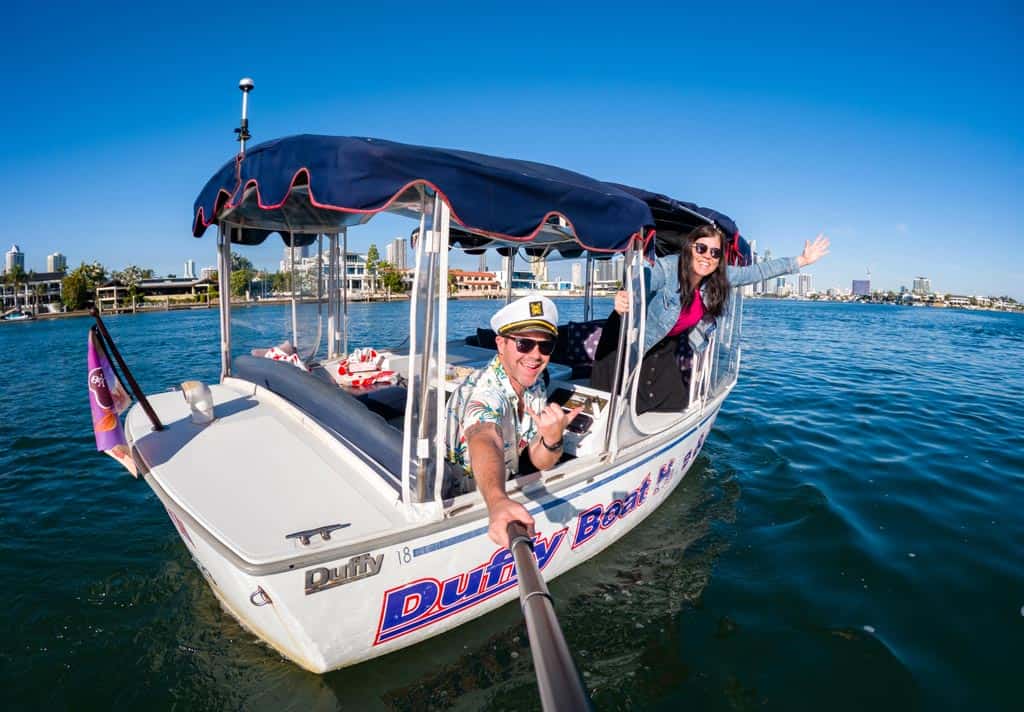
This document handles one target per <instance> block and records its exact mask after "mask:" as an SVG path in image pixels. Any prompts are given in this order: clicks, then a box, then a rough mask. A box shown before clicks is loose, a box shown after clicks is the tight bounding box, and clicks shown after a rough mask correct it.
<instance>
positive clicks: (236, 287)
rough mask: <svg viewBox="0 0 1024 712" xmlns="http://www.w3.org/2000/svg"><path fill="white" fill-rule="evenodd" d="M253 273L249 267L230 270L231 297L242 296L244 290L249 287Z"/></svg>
mask: <svg viewBox="0 0 1024 712" xmlns="http://www.w3.org/2000/svg"><path fill="white" fill-rule="evenodd" d="M250 264H251V263H250ZM253 274H255V273H254V272H253V271H252V270H250V269H240V270H237V271H236V270H234V269H232V270H231V296H233V297H244V296H245V291H246V290H247V289H248V288H249V283H250V282H252V276H253Z"/></svg>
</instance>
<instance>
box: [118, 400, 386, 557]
mask: <svg viewBox="0 0 1024 712" xmlns="http://www.w3.org/2000/svg"><path fill="white" fill-rule="evenodd" d="M229 384H230V385H213V386H211V391H212V392H213V396H214V413H215V415H216V420H215V421H214V422H213V423H211V424H209V425H206V426H202V425H196V424H194V423H192V420H191V416H190V411H189V407H188V404H187V403H186V402H185V399H184V398H183V397H182V394H181V393H180V392H178V391H173V392H167V393H160V394H156V395H153V396H150V397H149V399H150V402H151V403H152V404H153V407H154V409H155V410H156V412H157V414H158V415H159V416H160V419H161V420H162V421H163V423H164V425H165V426H166V429H165V430H163V431H159V432H154V431H153V430H152V427H151V425H150V423H149V420H148V418H147V417H146V415H145V413H144V412H143V410H142V408H141V407H139V406H136V407H134V408H133V409H132V410H131V411H130V413H129V415H128V419H127V423H126V424H127V430H128V433H129V437H130V438H131V439H132V440H133V441H134V443H135V446H136V448H137V449H138V451H139V453H140V454H141V456H142V458H143V459H144V460H145V462H146V463H147V465H148V466H149V468H150V472H151V475H152V477H153V478H154V479H155V480H156V482H157V484H159V485H160V487H161V488H162V489H163V490H164V491H165V492H166V493H167V494H168V495H169V496H170V497H171V498H172V499H173V500H174V501H175V502H176V503H177V504H178V506H179V507H181V508H182V509H183V510H184V511H185V512H186V513H188V514H189V515H190V516H191V517H192V518H193V519H195V520H196V521H197V522H198V523H199V524H200V525H202V526H203V527H204V528H205V529H206V530H207V531H209V532H210V533H212V534H213V535H214V536H215V537H216V538H217V539H219V540H220V541H221V542H222V543H223V544H224V545H226V546H227V547H228V548H229V549H230V550H232V551H233V552H234V553H235V554H237V555H238V556H239V557H241V558H242V559H244V560H245V561H247V562H249V563H251V564H254V565H259V564H266V563H271V562H274V561H278V560H281V559H284V558H291V557H294V556H297V555H301V554H306V553H313V552H315V551H322V550H326V549H332V548H339V547H342V546H344V545H346V544H350V543H352V542H354V541H357V540H365V539H367V538H370V537H373V536H376V535H381V534H385V533H387V532H393V531H395V529H397V528H400V527H401V526H402V525H404V524H405V521H404V518H403V517H402V516H401V515H400V513H399V511H398V509H397V508H396V507H395V502H394V500H395V498H391V499H390V500H389V498H388V495H387V493H386V491H384V490H383V489H380V488H375V487H374V486H372V485H371V484H370V479H371V478H369V477H363V475H362V474H361V473H360V472H358V471H355V470H357V469H358V467H359V465H360V463H358V461H353V459H349V458H342V457H339V456H338V452H337V450H335V449H333V448H332V446H331V444H330V443H329V442H328V441H325V440H324V439H322V438H320V437H317V436H316V435H315V434H313V433H311V430H310V429H311V428H315V427H316V426H315V425H312V424H307V423H304V422H303V421H302V420H301V419H299V418H296V417H295V416H294V415H293V414H292V413H290V412H286V409H287V406H283V407H282V405H281V404H280V402H279V401H278V400H277V399H276V397H275V396H273V395H272V394H268V393H266V392H265V391H258V393H260V395H259V396H256V395H254V391H256V389H255V388H254V387H253V386H251V385H249V386H248V388H247V389H246V387H245V384H241V382H238V381H231V382H229ZM374 477H377V476H376V475H374ZM378 479H379V478H378ZM336 524H340V525H343V526H342V528H341V529H338V530H336V531H334V532H332V533H331V535H330V536H331V538H330V541H324V540H323V539H322V538H321V537H320V536H319V535H314V536H312V537H311V539H310V543H309V544H308V545H302V544H301V543H300V542H299V541H298V540H297V539H286V538H285V537H286V535H288V534H291V533H294V532H299V531H303V530H309V529H315V528H319V527H323V526H328V525H336Z"/></svg>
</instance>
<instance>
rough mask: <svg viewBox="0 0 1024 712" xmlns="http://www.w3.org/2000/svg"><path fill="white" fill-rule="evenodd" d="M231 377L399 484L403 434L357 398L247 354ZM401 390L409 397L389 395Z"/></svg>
mask: <svg viewBox="0 0 1024 712" xmlns="http://www.w3.org/2000/svg"><path fill="white" fill-rule="evenodd" d="M231 374H232V375H233V376H235V377H236V378H241V379H244V380H246V381H250V382H251V383H255V384H256V385H258V386H261V387H263V388H266V389H267V390H269V391H271V392H273V393H276V394H277V395H279V396H281V397H282V398H284V399H286V400H288V401H290V402H291V403H293V404H294V405H295V406H296V407H297V408H299V409H300V410H301V411H302V412H303V413H305V414H306V415H309V416H310V417H311V418H313V419H315V420H316V421H317V422H318V423H320V425H322V426H323V427H324V428H326V429H327V430H328V431H329V432H330V433H331V434H332V435H333V436H334V437H335V438H337V439H338V440H339V441H340V442H341V443H343V444H344V445H346V446H347V447H348V448H350V449H351V450H353V451H355V452H356V454H361V455H363V456H364V457H365V458H368V459H370V460H373V461H374V462H376V463H377V464H378V465H380V466H381V467H383V468H384V469H385V470H387V471H388V472H389V473H390V474H391V475H392V476H393V477H394V478H395V479H396V480H397V479H400V478H401V476H402V431H401V430H400V429H398V428H396V427H394V426H392V425H390V424H389V423H388V422H387V420H386V419H385V418H384V417H383V416H382V415H380V414H379V413H377V412H374V411H372V410H370V408H368V407H367V404H366V403H364V402H362V401H361V400H360V399H359V398H356V397H355V396H352V395H351V394H349V393H346V392H345V391H344V390H343V389H341V388H339V387H338V386H337V385H335V384H334V383H331V382H328V381H326V380H323V379H321V378H318V377H317V376H314V375H313V374H311V373H308V372H306V371H303V370H301V369H298V368H296V367H295V366H292V365H291V364H290V363H286V362H284V361H272V360H270V359H266V358H256V357H255V356H249V355H247V354H242V355H240V356H237V357H235V359H234V360H233V361H232V362H231ZM398 390H401V391H403V392H404V391H405V389H404V388H401V389H392V388H389V389H386V391H388V392H392V393H391V395H392V396H397V391H398ZM375 410H376V408H375ZM403 410H404V406H403ZM445 469H446V476H447V477H448V478H449V480H451V478H453V477H454V475H455V474H456V473H457V471H458V469H457V466H456V465H454V464H452V463H450V462H447V461H445Z"/></svg>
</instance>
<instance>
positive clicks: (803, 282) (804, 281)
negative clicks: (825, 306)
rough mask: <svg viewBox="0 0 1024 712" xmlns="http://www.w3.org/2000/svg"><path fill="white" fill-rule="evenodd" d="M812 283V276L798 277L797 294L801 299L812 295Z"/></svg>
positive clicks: (803, 275) (802, 275)
mask: <svg viewBox="0 0 1024 712" xmlns="http://www.w3.org/2000/svg"><path fill="white" fill-rule="evenodd" d="M811 281H812V279H811V275H809V274H800V275H799V276H798V282H797V288H796V293H797V294H799V295H800V296H801V297H806V296H807V295H808V294H810V293H811Z"/></svg>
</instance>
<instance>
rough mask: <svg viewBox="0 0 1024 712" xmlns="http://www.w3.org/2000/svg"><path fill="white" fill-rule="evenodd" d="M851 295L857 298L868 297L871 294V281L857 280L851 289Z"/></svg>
mask: <svg viewBox="0 0 1024 712" xmlns="http://www.w3.org/2000/svg"><path fill="white" fill-rule="evenodd" d="M850 293H851V294H853V296H855V297H866V296H868V295H870V294H871V280H870V279H855V280H853V285H852V286H851V288H850Z"/></svg>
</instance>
